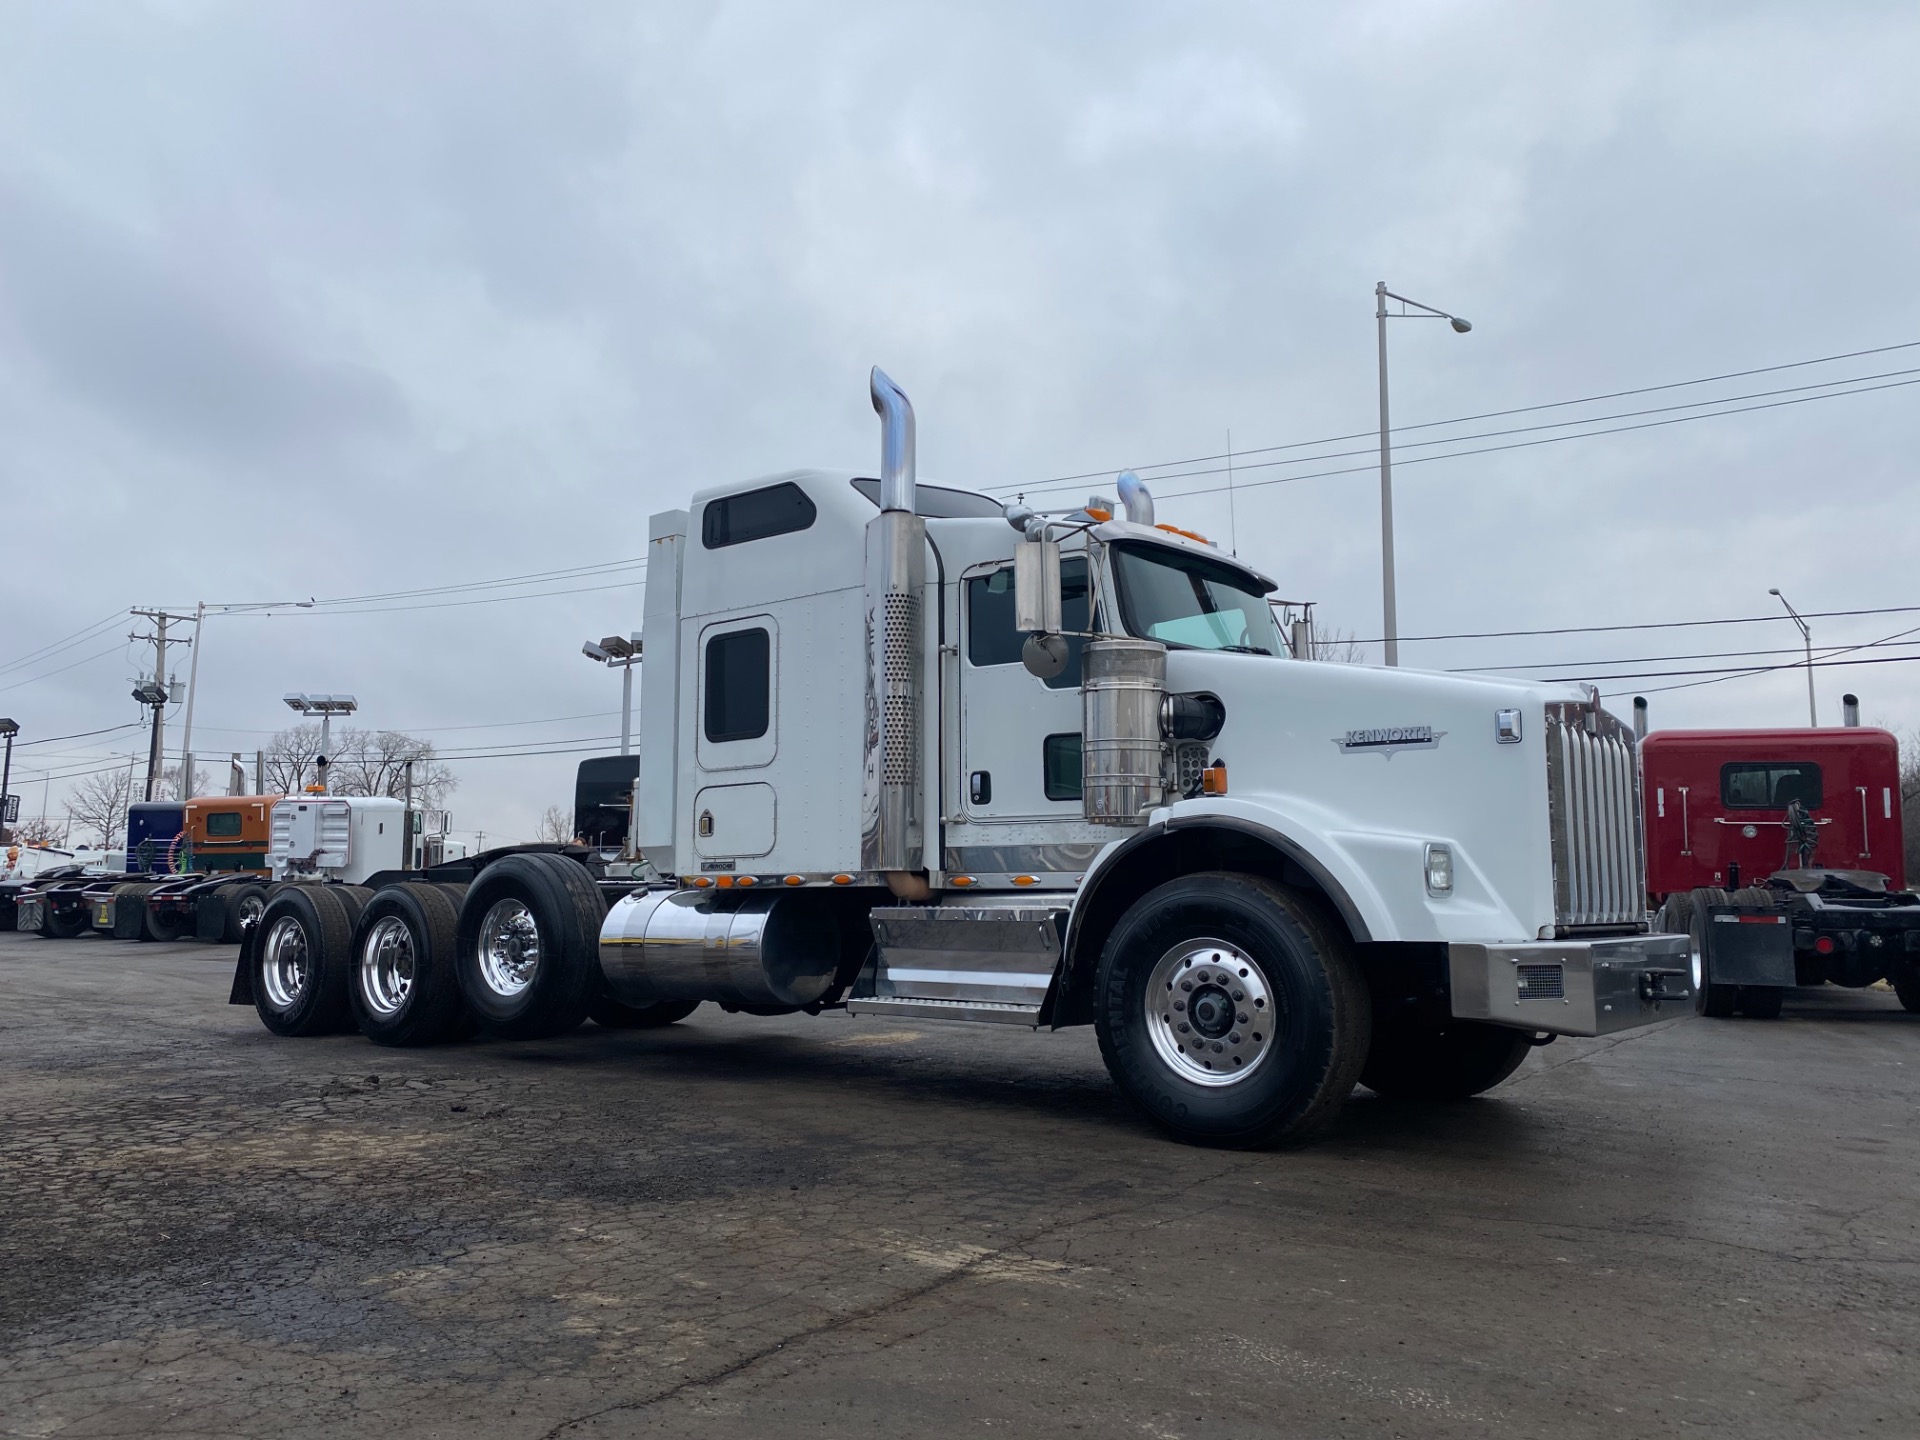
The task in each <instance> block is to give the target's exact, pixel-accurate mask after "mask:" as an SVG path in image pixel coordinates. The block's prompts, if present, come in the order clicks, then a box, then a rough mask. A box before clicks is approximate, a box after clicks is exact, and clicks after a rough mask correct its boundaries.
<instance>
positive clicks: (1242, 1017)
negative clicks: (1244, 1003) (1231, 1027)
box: [1233, 1010, 1247, 1025]
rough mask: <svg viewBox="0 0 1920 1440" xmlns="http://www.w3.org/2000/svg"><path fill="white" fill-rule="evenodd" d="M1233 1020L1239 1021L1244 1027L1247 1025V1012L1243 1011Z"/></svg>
mask: <svg viewBox="0 0 1920 1440" xmlns="http://www.w3.org/2000/svg"><path fill="white" fill-rule="evenodd" d="M1233 1018H1234V1019H1236V1020H1238V1021H1239V1022H1240V1023H1241V1024H1242V1025H1244V1024H1246V1023H1247V1012H1246V1011H1244V1010H1242V1011H1241V1012H1240V1013H1239V1014H1238V1015H1236V1016H1234V1017H1233Z"/></svg>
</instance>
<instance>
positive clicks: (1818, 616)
mask: <svg viewBox="0 0 1920 1440" xmlns="http://www.w3.org/2000/svg"><path fill="white" fill-rule="evenodd" d="M1915 614H1920V605H1883V606H1880V607H1878V608H1875V609H1871V610H1803V611H1802V612H1801V617H1802V618H1803V619H1806V620H1841V619H1848V618H1851V617H1852V616H1855V615H1915ZM1786 618H1787V617H1786V615H1785V614H1779V615H1735V616H1729V617H1725V618H1722V619H1718V620H1645V621H1641V622H1639V623H1637V624H1631V625H1563V626H1559V627H1556V628H1554V629H1549V630H1477V631H1461V632H1460V633H1458V634H1454V635H1402V636H1401V637H1400V643H1401V644H1403V645H1404V644H1406V643H1407V642H1408V641H1410V640H1517V639H1523V638H1527V637H1531V636H1537V635H1599V634H1604V633H1607V632H1611V631H1618V630H1686V629H1692V628H1695V627H1698V626H1702V625H1766V624H1772V623H1775V622H1777V621H1780V620H1784V619H1786ZM1353 643H1354V644H1356V645H1378V644H1379V643H1380V641H1379V638H1378V637H1377V636H1376V637H1375V638H1373V639H1369V640H1356V641H1354V642H1353Z"/></svg>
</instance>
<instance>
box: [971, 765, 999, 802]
mask: <svg viewBox="0 0 1920 1440" xmlns="http://www.w3.org/2000/svg"><path fill="white" fill-rule="evenodd" d="M967 794H968V795H969V796H971V797H972V799H973V803H974V804H976V805H991V804H992V803H993V772H991V771H989V770H976V771H974V772H973V774H972V775H971V776H970V777H969V778H968V780H967Z"/></svg>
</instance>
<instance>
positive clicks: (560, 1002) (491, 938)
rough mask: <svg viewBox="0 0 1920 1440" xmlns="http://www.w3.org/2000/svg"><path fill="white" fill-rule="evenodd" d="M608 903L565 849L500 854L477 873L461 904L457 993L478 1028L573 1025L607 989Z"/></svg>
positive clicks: (505, 1035) (527, 1030)
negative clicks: (604, 937)
mask: <svg viewBox="0 0 1920 1440" xmlns="http://www.w3.org/2000/svg"><path fill="white" fill-rule="evenodd" d="M605 913H606V905H605V903H604V902H603V901H602V900H601V898H600V891H599V889H598V887H596V886H595V885H594V883H593V880H592V879H591V878H590V877H589V876H588V874H587V871H586V867H585V866H583V865H581V864H580V863H579V862H578V861H575V860H569V859H568V858H567V857H566V856H564V855H555V854H552V853H535V854H524V855H507V856H504V857H502V858H501V859H499V860H496V861H494V862H493V864H491V865H489V866H488V867H487V868H486V869H484V870H482V871H481V872H480V876H479V878H478V879H476V880H475V881H474V882H473V884H472V885H471V886H469V887H468V889H467V895H466V899H465V900H464V901H463V902H462V903H461V906H460V929H459V947H458V952H457V953H458V956H459V959H458V962H457V965H456V970H457V973H458V975H459V977H460V992H461V994H462V995H464V996H465V997H466V1001H467V1006H468V1008H469V1009H471V1010H472V1012H473V1014H474V1016H475V1018H476V1019H478V1020H479V1022H480V1028H481V1030H482V1031H484V1032H485V1033H487V1034H489V1035H495V1036H498V1037H499V1038H501V1039H503V1040H544V1039H547V1038H548V1037H550V1036H554V1035H564V1034H565V1033H566V1032H567V1031H569V1030H574V1029H578V1028H579V1026H580V1024H581V1022H582V1021H584V1020H585V1019H586V1018H587V1011H588V1009H589V1008H590V1007H591V1006H592V1004H593V1001H594V998H595V997H596V996H598V995H599V994H600V993H601V991H602V990H603V988H604V985H605V982H604V980H603V979H602V977H601V973H600V921H601V920H602V918H603V917H604V916H605Z"/></svg>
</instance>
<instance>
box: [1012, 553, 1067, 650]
mask: <svg viewBox="0 0 1920 1440" xmlns="http://www.w3.org/2000/svg"><path fill="white" fill-rule="evenodd" d="M1013 628H1014V629H1016V630H1018V631H1021V632H1022V633H1024V634H1027V635H1058V634H1059V633H1060V542H1059V541H1058V540H1029V541H1027V542H1025V543H1024V544H1021V545H1017V546H1015V547H1014V551H1013Z"/></svg>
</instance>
